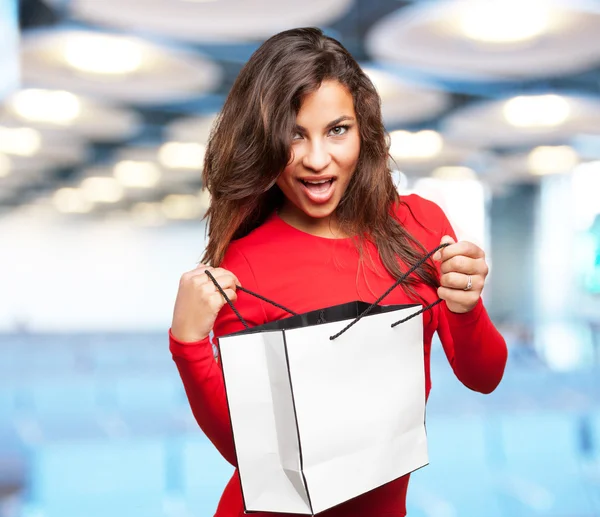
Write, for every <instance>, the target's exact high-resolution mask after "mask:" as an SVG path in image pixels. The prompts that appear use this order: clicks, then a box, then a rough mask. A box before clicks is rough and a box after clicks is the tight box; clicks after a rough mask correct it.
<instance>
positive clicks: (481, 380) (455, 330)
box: [435, 205, 508, 393]
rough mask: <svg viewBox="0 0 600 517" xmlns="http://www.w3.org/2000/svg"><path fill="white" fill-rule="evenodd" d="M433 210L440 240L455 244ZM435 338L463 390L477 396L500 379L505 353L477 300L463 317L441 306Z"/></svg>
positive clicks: (444, 219)
mask: <svg viewBox="0 0 600 517" xmlns="http://www.w3.org/2000/svg"><path fill="white" fill-rule="evenodd" d="M435 207H436V208H437V210H439V212H440V214H438V215H439V217H440V219H441V222H442V226H441V235H440V238H441V237H442V236H444V235H450V236H451V237H452V238H453V239H454V240H457V239H456V234H455V233H454V230H453V228H452V226H451V225H450V223H449V221H448V219H447V217H446V215H445V214H444V213H443V211H442V210H441V209H440V208H439V207H437V205H435ZM438 335H439V337H440V341H441V342H442V346H443V348H444V351H445V353H446V357H447V358H448V361H449V363H450V365H451V367H452V370H453V371H454V373H455V375H456V377H457V378H458V379H459V380H460V381H461V382H462V383H463V384H464V385H465V386H467V387H468V388H470V389H472V390H474V391H478V392H480V393H491V392H492V391H494V390H495V389H496V387H497V386H498V384H499V383H500V381H501V380H502V376H503V375H504V368H505V366H506V360H507V357H508V351H507V348H506V342H505V341H504V338H503V337H502V335H501V334H500V332H498V330H497V329H496V327H495V326H494V324H493V323H492V321H491V320H490V317H489V315H488V313H487V311H486V309H485V306H484V304H483V301H482V300H481V299H480V300H479V302H478V304H477V305H476V306H475V307H474V308H473V309H472V310H471V311H470V312H467V313H465V314H456V313H454V312H452V311H451V310H450V309H448V307H447V305H446V303H445V302H443V303H442V304H441V305H440V311H439V321H438Z"/></svg>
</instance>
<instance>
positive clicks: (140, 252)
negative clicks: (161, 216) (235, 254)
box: [0, 216, 205, 332]
mask: <svg viewBox="0 0 600 517" xmlns="http://www.w3.org/2000/svg"><path fill="white" fill-rule="evenodd" d="M67 221H68V220H66V219H65V220H57V221H40V220H39V219H37V220H32V219H31V218H26V217H25V216H23V217H12V218H10V219H9V218H3V219H0V286H1V287H0V289H1V291H0V332H7V331H13V330H16V325H17V324H18V325H23V326H26V328H27V329H28V330H31V331H39V332H44V331H49V332H55V331H56V332H58V331H84V330H91V331H110V330H132V331H145V330H148V331H152V330H159V331H160V330H165V331H166V330H167V329H168V327H169V325H170V323H171V317H172V314H173V304H174V301H175V296H176V293H177V287H178V283H179V278H180V276H181V274H182V273H184V272H185V271H188V270H190V269H193V268H194V267H195V266H196V262H197V261H198V260H199V259H200V257H201V255H202V251H203V250H204V246H205V244H204V243H205V239H204V231H205V230H204V228H205V227H204V223H198V222H194V223H187V224H180V225H172V226H169V227H164V228H138V227H134V226H133V225H131V224H127V223H125V222H117V221H115V222H97V223H92V222H86V223H83V222H80V223H73V222H67Z"/></svg>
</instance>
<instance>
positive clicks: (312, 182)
mask: <svg viewBox="0 0 600 517" xmlns="http://www.w3.org/2000/svg"><path fill="white" fill-rule="evenodd" d="M330 181H331V180H321V181H308V180H304V183H310V184H311V185H322V184H323V183H329V182H330Z"/></svg>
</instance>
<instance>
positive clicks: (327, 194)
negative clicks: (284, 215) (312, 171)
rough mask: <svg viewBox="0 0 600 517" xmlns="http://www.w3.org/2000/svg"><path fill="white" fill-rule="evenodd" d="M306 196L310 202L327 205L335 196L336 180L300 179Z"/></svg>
mask: <svg viewBox="0 0 600 517" xmlns="http://www.w3.org/2000/svg"><path fill="white" fill-rule="evenodd" d="M298 181H300V183H301V184H302V186H303V188H302V190H303V191H304V193H305V195H306V196H307V197H308V199H309V200H310V201H312V202H313V203H317V204H323V203H327V202H328V201H329V200H330V199H331V197H332V196H333V192H334V187H333V184H334V183H335V178H327V179H319V180H306V179H299V180H298Z"/></svg>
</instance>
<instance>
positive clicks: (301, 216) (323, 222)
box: [277, 203, 349, 239]
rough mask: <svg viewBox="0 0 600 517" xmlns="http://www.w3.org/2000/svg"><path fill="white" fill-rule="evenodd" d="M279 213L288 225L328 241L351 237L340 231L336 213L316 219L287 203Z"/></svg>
mask: <svg viewBox="0 0 600 517" xmlns="http://www.w3.org/2000/svg"><path fill="white" fill-rule="evenodd" d="M277 213H278V214H279V217H281V219H283V220H284V221H285V222H286V223H287V224H289V225H290V226H293V227H294V228H296V229H297V230H300V231H303V232H305V233H309V234H311V235H315V236H317V237H324V238H326V239H344V238H346V237H349V235H347V234H346V233H344V232H343V231H342V230H341V229H340V226H339V223H338V221H337V218H336V216H335V212H334V213H333V214H331V215H329V216H327V217H322V218H315V217H310V216H308V215H306V214H305V213H304V212H302V210H299V209H298V208H297V207H295V206H290V204H289V203H285V204H284V205H283V206H282V207H281V208H280V209H279V210H278V212H277Z"/></svg>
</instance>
